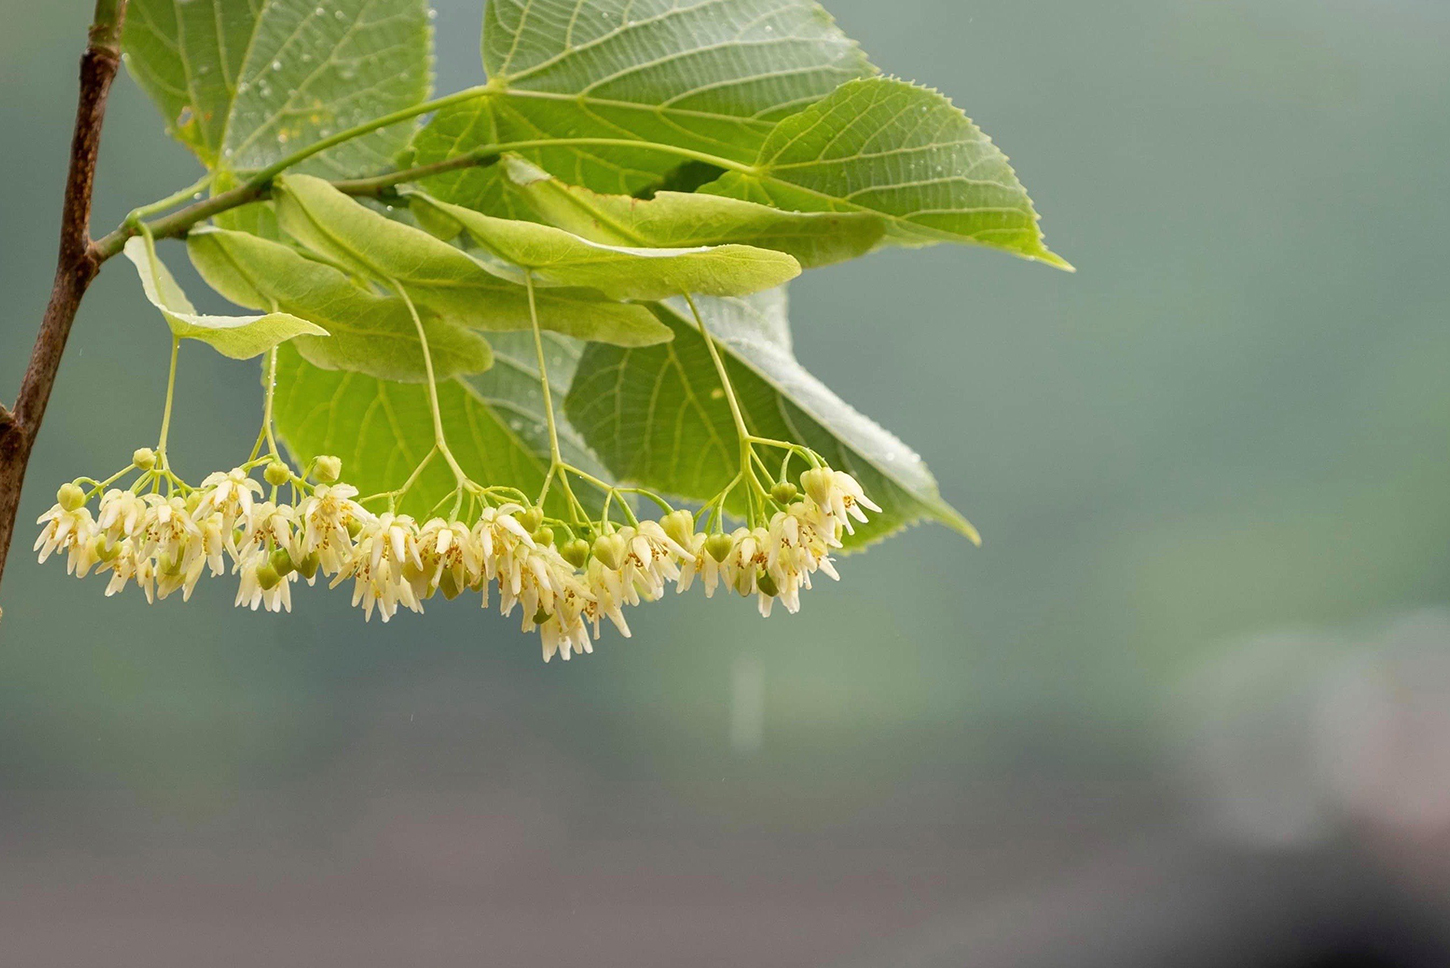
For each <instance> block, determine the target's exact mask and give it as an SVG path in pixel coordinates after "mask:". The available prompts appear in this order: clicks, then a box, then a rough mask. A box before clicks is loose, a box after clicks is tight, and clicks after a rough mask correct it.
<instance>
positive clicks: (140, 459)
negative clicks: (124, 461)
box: [131, 447, 156, 471]
mask: <svg viewBox="0 0 1450 968" xmlns="http://www.w3.org/2000/svg"><path fill="white" fill-rule="evenodd" d="M131 463H132V464H134V465H135V466H136V467H138V468H140V469H141V470H143V471H149V470H150V469H151V468H153V467H155V466H156V451H154V450H152V449H151V448H150V447H138V448H136V450H135V452H134V453H132V454H131Z"/></svg>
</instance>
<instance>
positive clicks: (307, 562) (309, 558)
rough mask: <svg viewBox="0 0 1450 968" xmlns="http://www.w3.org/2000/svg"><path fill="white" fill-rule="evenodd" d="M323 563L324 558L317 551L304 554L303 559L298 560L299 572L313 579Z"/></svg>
mask: <svg viewBox="0 0 1450 968" xmlns="http://www.w3.org/2000/svg"><path fill="white" fill-rule="evenodd" d="M321 565H322V559H321V558H319V557H318V556H317V552H315V551H314V552H313V553H312V554H310V555H303V556H302V560H301V561H299V562H297V574H299V575H301V576H302V577H303V578H306V579H308V580H309V581H311V580H312V576H313V575H315V574H317V569H318V568H319V567H320V566H321Z"/></svg>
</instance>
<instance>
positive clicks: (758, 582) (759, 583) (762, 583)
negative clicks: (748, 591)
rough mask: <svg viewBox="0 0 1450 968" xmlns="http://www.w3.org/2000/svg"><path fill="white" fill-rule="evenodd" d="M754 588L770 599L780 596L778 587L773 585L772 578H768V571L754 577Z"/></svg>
mask: <svg viewBox="0 0 1450 968" xmlns="http://www.w3.org/2000/svg"><path fill="white" fill-rule="evenodd" d="M755 587H756V588H758V589H760V590H761V591H762V592H764V593H765V594H767V595H769V596H770V597H771V598H774V597H775V596H777V595H779V594H780V586H779V585H777V584H776V583H775V579H774V578H772V577H770V572H768V571H762V572H760V573H759V574H758V575H756V576H755Z"/></svg>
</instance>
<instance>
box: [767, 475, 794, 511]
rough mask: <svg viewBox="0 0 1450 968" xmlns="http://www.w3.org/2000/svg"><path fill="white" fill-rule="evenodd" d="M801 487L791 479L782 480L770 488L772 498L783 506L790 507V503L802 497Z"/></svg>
mask: <svg viewBox="0 0 1450 968" xmlns="http://www.w3.org/2000/svg"><path fill="white" fill-rule="evenodd" d="M800 493H801V489H800V488H798V487H796V486H795V485H794V484H792V483H791V482H790V481H781V482H780V483H779V484H777V485H775V487H772V488H771V489H770V499H771V500H772V501H774V502H775V503H776V504H779V505H780V506H781V507H789V506H790V503H791V502H792V501H794V500H795V499H796V498H798V497H800Z"/></svg>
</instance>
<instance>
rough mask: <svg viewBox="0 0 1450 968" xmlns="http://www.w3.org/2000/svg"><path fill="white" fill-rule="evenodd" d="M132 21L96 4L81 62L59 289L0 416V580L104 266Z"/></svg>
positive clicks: (99, 0)
mask: <svg viewBox="0 0 1450 968" xmlns="http://www.w3.org/2000/svg"><path fill="white" fill-rule="evenodd" d="M125 17H126V0H96V7H95V14H94V17H93V18H92V21H91V28H90V36H89V42H88V43H87V45H86V50H85V53H84V54H82V55H81V63H80V95H79V98H78V100H77V104H76V120H75V128H74V131H73V133H72V135H71V150H70V165H69V169H68V171H67V174H66V182H65V200H64V203H63V205H62V208H61V223H60V252H59V255H58V257H57V259H56V268H55V282H54V284H53V285H52V287H51V292H50V301H49V303H48V304H47V306H46V309H45V316H44V317H43V318H42V319H41V323H40V333H39V334H38V335H37V336H36V338H35V347H34V349H32V350H31V354H30V363H29V365H28V366H27V367H26V370H25V377H24V379H23V380H22V382H21V384H20V393H19V394H18V395H17V396H16V398H15V406H14V407H13V408H11V409H9V410H4V411H3V417H0V577H3V575H4V572H5V558H6V555H7V553H8V552H9V550H10V540H11V537H12V536H13V535H14V531H15V515H16V513H17V512H18V511H19V510H20V487H21V484H22V483H23V482H24V480H25V469H26V466H27V465H28V464H29V463H30V454H31V451H32V449H33V448H34V446H35V436H36V434H37V433H38V432H39V430H40V422H41V420H42V419H43V418H44V416H45V408H46V404H48V403H49V402H50V391H51V389H52V388H53V387H54V386H55V377H56V373H57V372H58V371H59V370H60V360H61V356H62V354H63V353H64V352H65V344H66V339H67V338H68V337H69V336H70V330H71V325H72V324H73V323H74V322H75V317H76V310H77V309H78V308H79V306H80V301H81V297H82V296H83V295H85V291H86V289H87V288H88V287H89V286H90V284H91V281H92V280H93V279H94V278H95V277H96V271H97V270H98V269H99V267H100V260H99V259H97V258H96V257H95V254H94V253H92V251H91V248H90V221H91V192H92V189H93V187H94V184H95V174H96V159H97V157H98V156H99V154H100V148H101V127H102V125H103V123H104V121H105V117H106V99H107V96H108V95H109V94H110V91H111V82H112V81H113V80H115V77H116V70H117V68H118V67H119V66H120V64H121V27H122V24H123V23H124V21H125ZM0 409H3V408H0Z"/></svg>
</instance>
